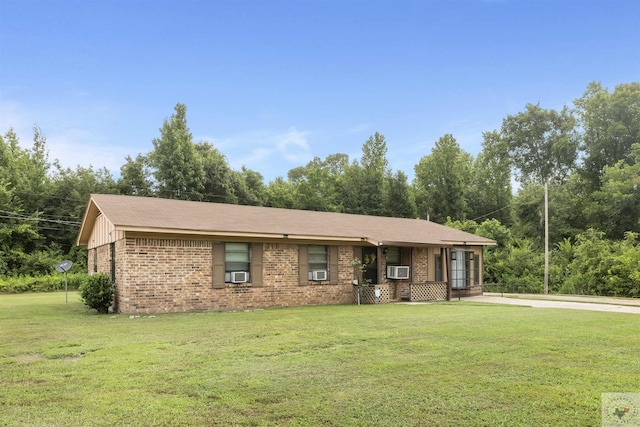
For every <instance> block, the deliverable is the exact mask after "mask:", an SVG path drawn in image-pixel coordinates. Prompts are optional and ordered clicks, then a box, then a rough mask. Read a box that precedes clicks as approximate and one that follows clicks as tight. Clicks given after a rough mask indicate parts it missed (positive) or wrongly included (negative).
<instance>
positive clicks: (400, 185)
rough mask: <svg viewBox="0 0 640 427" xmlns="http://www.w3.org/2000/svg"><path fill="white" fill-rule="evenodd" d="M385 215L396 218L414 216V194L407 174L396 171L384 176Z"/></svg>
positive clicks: (415, 211)
mask: <svg viewBox="0 0 640 427" xmlns="http://www.w3.org/2000/svg"><path fill="white" fill-rule="evenodd" d="M386 194H387V197H386V199H385V212H384V213H385V215H387V216H390V217H396V218H416V217H417V215H418V210H417V208H416V201H415V196H414V194H413V191H412V189H411V187H410V186H409V182H408V178H407V175H406V174H405V173H404V172H402V171H397V172H396V173H394V174H392V173H389V174H388V175H387V176H386Z"/></svg>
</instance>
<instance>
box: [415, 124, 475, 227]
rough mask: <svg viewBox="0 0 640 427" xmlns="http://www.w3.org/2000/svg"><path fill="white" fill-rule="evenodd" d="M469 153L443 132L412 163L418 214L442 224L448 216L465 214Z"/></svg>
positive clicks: (458, 217)
mask: <svg viewBox="0 0 640 427" xmlns="http://www.w3.org/2000/svg"><path fill="white" fill-rule="evenodd" d="M471 165H472V157H471V155H470V154H469V153H467V152H466V151H464V150H462V149H461V148H460V146H459V145H458V142H457V141H456V139H455V138H454V137H453V135H451V134H446V135H444V136H443V137H441V138H440V139H438V141H436V144H435V146H434V147H433V149H432V150H431V154H429V155H426V156H424V157H422V158H421V159H420V162H419V163H418V164H417V165H416V166H415V173H416V176H415V179H414V187H415V191H416V204H417V206H418V215H419V216H420V217H421V218H424V219H426V218H429V219H431V220H432V221H435V222H438V223H440V224H444V222H445V221H446V220H447V217H451V218H452V219H454V220H460V219H465V218H466V213H467V201H466V200H465V193H466V188H467V187H468V185H469V181H470V175H471Z"/></svg>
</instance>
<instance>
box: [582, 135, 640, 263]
mask: <svg viewBox="0 0 640 427" xmlns="http://www.w3.org/2000/svg"><path fill="white" fill-rule="evenodd" d="M588 214H589V219H590V225H591V226H592V227H594V228H599V229H600V230H602V231H604V232H605V233H606V235H607V237H609V238H613V239H622V238H624V236H625V233H626V232H629V231H631V232H636V233H638V232H640V143H636V144H632V146H631V150H630V153H629V154H628V156H627V158H626V159H625V160H619V161H618V162H617V163H616V164H615V165H613V166H605V167H604V171H603V174H602V178H601V189H599V190H597V191H595V192H593V194H592V197H591V203H590V205H589V209H588ZM638 267H639V268H640V266H638Z"/></svg>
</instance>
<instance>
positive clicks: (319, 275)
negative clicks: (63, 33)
mask: <svg viewBox="0 0 640 427" xmlns="http://www.w3.org/2000/svg"><path fill="white" fill-rule="evenodd" d="M311 280H315V281H317V282H322V281H325V280H327V270H315V271H313V272H312V273H311Z"/></svg>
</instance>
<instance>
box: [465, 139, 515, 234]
mask: <svg viewBox="0 0 640 427" xmlns="http://www.w3.org/2000/svg"><path fill="white" fill-rule="evenodd" d="M482 136H483V138H484V141H483V142H482V151H481V152H480V153H479V154H478V156H477V157H476V159H475V160H474V162H473V167H472V173H471V176H472V180H471V185H470V186H468V187H467V190H466V191H467V197H466V199H467V200H468V203H469V206H468V208H469V213H468V215H469V217H471V218H477V219H488V218H496V219H498V220H499V221H500V223H502V224H504V225H510V224H511V223H512V221H513V220H512V217H511V202H512V199H513V193H512V186H511V160H510V158H509V149H508V146H507V144H506V142H505V141H504V140H503V139H502V138H501V137H500V134H499V133H498V132H497V131H495V130H494V131H492V132H484V133H483V134H482Z"/></svg>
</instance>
